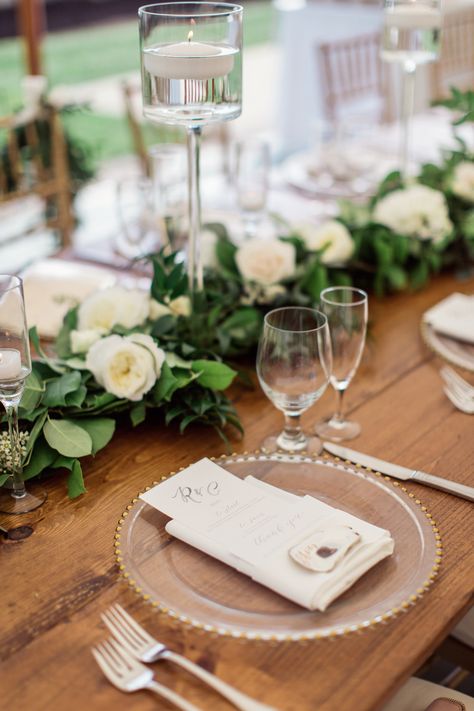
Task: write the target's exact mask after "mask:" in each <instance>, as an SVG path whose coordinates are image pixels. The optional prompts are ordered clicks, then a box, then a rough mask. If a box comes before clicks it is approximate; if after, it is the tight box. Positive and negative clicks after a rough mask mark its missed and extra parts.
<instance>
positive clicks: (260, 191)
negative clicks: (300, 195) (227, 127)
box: [235, 139, 270, 238]
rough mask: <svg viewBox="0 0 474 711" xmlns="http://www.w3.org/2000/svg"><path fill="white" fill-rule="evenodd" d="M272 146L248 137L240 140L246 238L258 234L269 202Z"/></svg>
mask: <svg viewBox="0 0 474 711" xmlns="http://www.w3.org/2000/svg"><path fill="white" fill-rule="evenodd" d="M269 172H270V146H269V145H268V143H267V142H266V141H261V140H259V139H246V140H242V141H238V142H237V143H236V171H235V187H236V192H237V202H238V205H239V208H240V210H241V213H242V218H243V223H244V232H245V237H247V238H250V237H254V236H255V234H256V232H257V228H258V225H259V223H260V222H261V220H262V218H263V216H264V214H265V207H266V204H267V194H268V177H269Z"/></svg>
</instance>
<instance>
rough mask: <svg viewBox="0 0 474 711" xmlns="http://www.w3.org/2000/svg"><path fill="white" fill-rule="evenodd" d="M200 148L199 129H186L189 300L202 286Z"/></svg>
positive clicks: (198, 127) (195, 127)
mask: <svg viewBox="0 0 474 711" xmlns="http://www.w3.org/2000/svg"><path fill="white" fill-rule="evenodd" d="M200 146H201V128H200V126H194V127H192V128H189V129H188V199H189V202H188V215H189V241H188V281H189V291H190V295H191V300H192V301H194V294H195V293H196V291H202V289H203V285H204V278H203V268H202V260H201V246H200V242H201V193H200V180H199V170H200V168H199V160H200V156H199V153H200Z"/></svg>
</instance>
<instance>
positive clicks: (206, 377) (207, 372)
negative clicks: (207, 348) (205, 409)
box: [193, 360, 237, 390]
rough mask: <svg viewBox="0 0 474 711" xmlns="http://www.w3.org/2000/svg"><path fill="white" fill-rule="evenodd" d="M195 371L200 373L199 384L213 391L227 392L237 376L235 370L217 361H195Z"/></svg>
mask: <svg viewBox="0 0 474 711" xmlns="http://www.w3.org/2000/svg"><path fill="white" fill-rule="evenodd" d="M193 370H194V372H196V373H199V375H198V378H197V381H198V383H199V384H200V385H202V386H203V387H205V388H210V389H211V390H225V389H226V388H228V387H229V385H230V384H231V382H232V381H233V379H234V377H235V376H236V375H237V373H236V371H235V370H232V368H229V366H228V365H225V363H219V362H218V361H216V360H195V361H193Z"/></svg>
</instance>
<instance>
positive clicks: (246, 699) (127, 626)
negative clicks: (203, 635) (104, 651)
mask: <svg viewBox="0 0 474 711" xmlns="http://www.w3.org/2000/svg"><path fill="white" fill-rule="evenodd" d="M101 617H102V619H103V621H104V622H105V624H106V625H107V627H108V628H109V630H110V631H111V632H112V634H113V636H114V637H115V639H116V640H117V641H118V642H119V643H120V644H121V645H122V646H123V647H124V648H125V649H126V650H127V652H128V653H129V654H131V655H133V656H134V657H135V658H137V659H140V660H141V661H142V662H148V663H149V662H156V661H158V660H159V659H167V660H168V661H170V662H174V663H175V664H179V666H181V667H182V668H183V669H186V671H188V672H190V673H191V674H194V676H196V677H197V678H198V679H200V680H201V681H203V682H205V683H206V684H208V685H209V686H211V687H212V688H213V689H215V691H218V692H219V693H220V694H222V696H224V697H225V698H226V699H227V700H228V701H230V702H231V703H233V704H234V706H236V707H237V708H238V709H241V711H276V709H275V708H274V707H272V706H267V705H266V704H262V703H260V702H259V701H256V700H255V699H252V698H250V696H247V695H246V694H243V693H242V692H241V691H238V690H237V689H235V688H234V687H233V686H230V684H227V683H226V682H225V681H223V680H222V679H219V678H218V677H216V676H215V675H214V674H211V673H210V672H208V671H207V670H206V669H203V668H202V667H200V666H199V665H197V664H195V663H194V662H192V661H191V660H190V659H187V658H186V657H183V656H181V654H177V653H176V652H173V651H171V650H170V649H168V648H167V647H166V646H165V645H164V644H162V643H161V642H158V640H156V639H154V638H153V637H152V636H151V635H149V634H148V632H147V631H146V630H144V629H143V627H142V626H141V625H139V624H138V622H136V620H134V619H133V617H131V616H130V615H129V614H128V612H126V611H125V610H124V609H123V607H121V605H118V604H116V605H113V606H112V607H110V608H109V609H108V610H107V611H106V612H104V613H103V614H102V615H101Z"/></svg>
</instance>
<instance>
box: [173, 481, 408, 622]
mask: <svg viewBox="0 0 474 711" xmlns="http://www.w3.org/2000/svg"><path fill="white" fill-rule="evenodd" d="M245 481H246V482H247V483H248V484H250V485H252V486H255V487H257V488H260V489H262V490H264V491H265V493H266V494H267V495H274V496H277V497H280V498H284V499H285V500H287V501H288V503H289V504H291V503H294V502H295V501H298V498H299V497H298V496H296V495H294V494H291V493H289V492H287V491H283V490H282V489H278V488H277V487H275V486H272V485H271V484H267V483H266V482H263V481H260V480H259V479H255V478H254V477H252V476H248V477H246V479H245ZM304 498H305V500H308V501H310V502H311V505H312V506H313V508H314V516H315V522H317V528H318V529H325V528H330V527H332V526H341V525H343V526H351V527H352V528H353V529H354V530H355V531H357V532H358V533H359V534H360V537H361V538H360V542H359V543H357V544H356V545H355V546H354V547H353V548H352V549H350V550H349V551H348V553H347V554H346V555H345V557H344V558H343V559H342V561H340V562H339V563H338V564H337V565H336V567H335V568H334V569H333V570H332V571H330V572H324V573H322V572H315V571H312V570H308V569H307V568H304V567H302V566H301V565H299V564H298V563H296V562H295V561H294V560H292V558H291V557H290V555H289V552H288V551H286V550H279V551H276V552H275V553H273V554H272V555H271V556H270V557H269V558H268V559H267V560H266V561H265V563H263V564H262V565H259V566H258V568H257V567H256V566H253V565H251V564H250V563H248V562H247V561H245V560H242V559H241V558H239V557H238V556H236V555H234V554H233V553H231V552H230V551H229V550H228V549H226V548H225V547H224V546H222V545H221V544H219V543H216V542H215V541H213V540H212V539H211V538H209V537H208V536H206V535H203V534H201V533H198V532H197V531H195V530H194V529H193V528H191V527H188V526H186V525H185V524H182V523H179V522H178V521H176V520H172V521H169V522H168V524H167V525H166V530H167V532H168V533H170V534H171V535H172V536H175V537H176V538H179V539H180V540H182V541H184V542H185V543H188V544H189V545H191V546H193V547H194V548H198V549H199V550H201V551H203V552H204V553H207V554H208V555H210V556H212V557H213V558H217V560H220V561H221V562H223V563H226V564H227V565H230V566H231V567H233V568H235V569H236V570H238V571H239V572H241V573H244V574H245V575H248V576H249V577H251V578H252V579H253V580H255V581H256V582H258V583H260V584H261V585H264V586H265V587H267V588H270V589H271V590H274V591H275V592H277V593H279V594H280V595H283V597H286V598H288V599H289V600H292V601H293V602H295V603H297V604H298V605H301V606H303V607H306V608H308V609H309V610H320V611H321V612H324V610H326V608H327V607H328V605H330V604H331V602H333V600H335V599H336V598H337V597H338V596H339V595H341V594H342V593H343V592H345V590H347V589H348V588H350V587H351V585H353V584H354V583H355V582H356V580H358V579H359V578H360V577H361V576H362V575H363V574H364V573H365V572H367V570H369V569H370V568H372V567H373V566H374V565H375V564H376V563H378V562H379V561H381V560H382V559H383V558H386V557H387V556H389V555H391V554H392V553H393V547H394V542H393V539H392V538H391V536H390V533H389V532H388V531H386V530H384V529H382V528H378V527H377V526H373V525H372V524H370V523H367V522H366V521H362V520H361V519H358V518H356V517H355V516H352V515H351V514H348V513H346V512H344V511H341V510H340V509H335V508H333V507H332V506H328V505H327V504H324V503H323V502H322V501H319V500H318V499H315V498H314V497H312V496H306V497H304ZM315 525H316V523H315ZM298 542H299V541H294V543H298Z"/></svg>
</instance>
